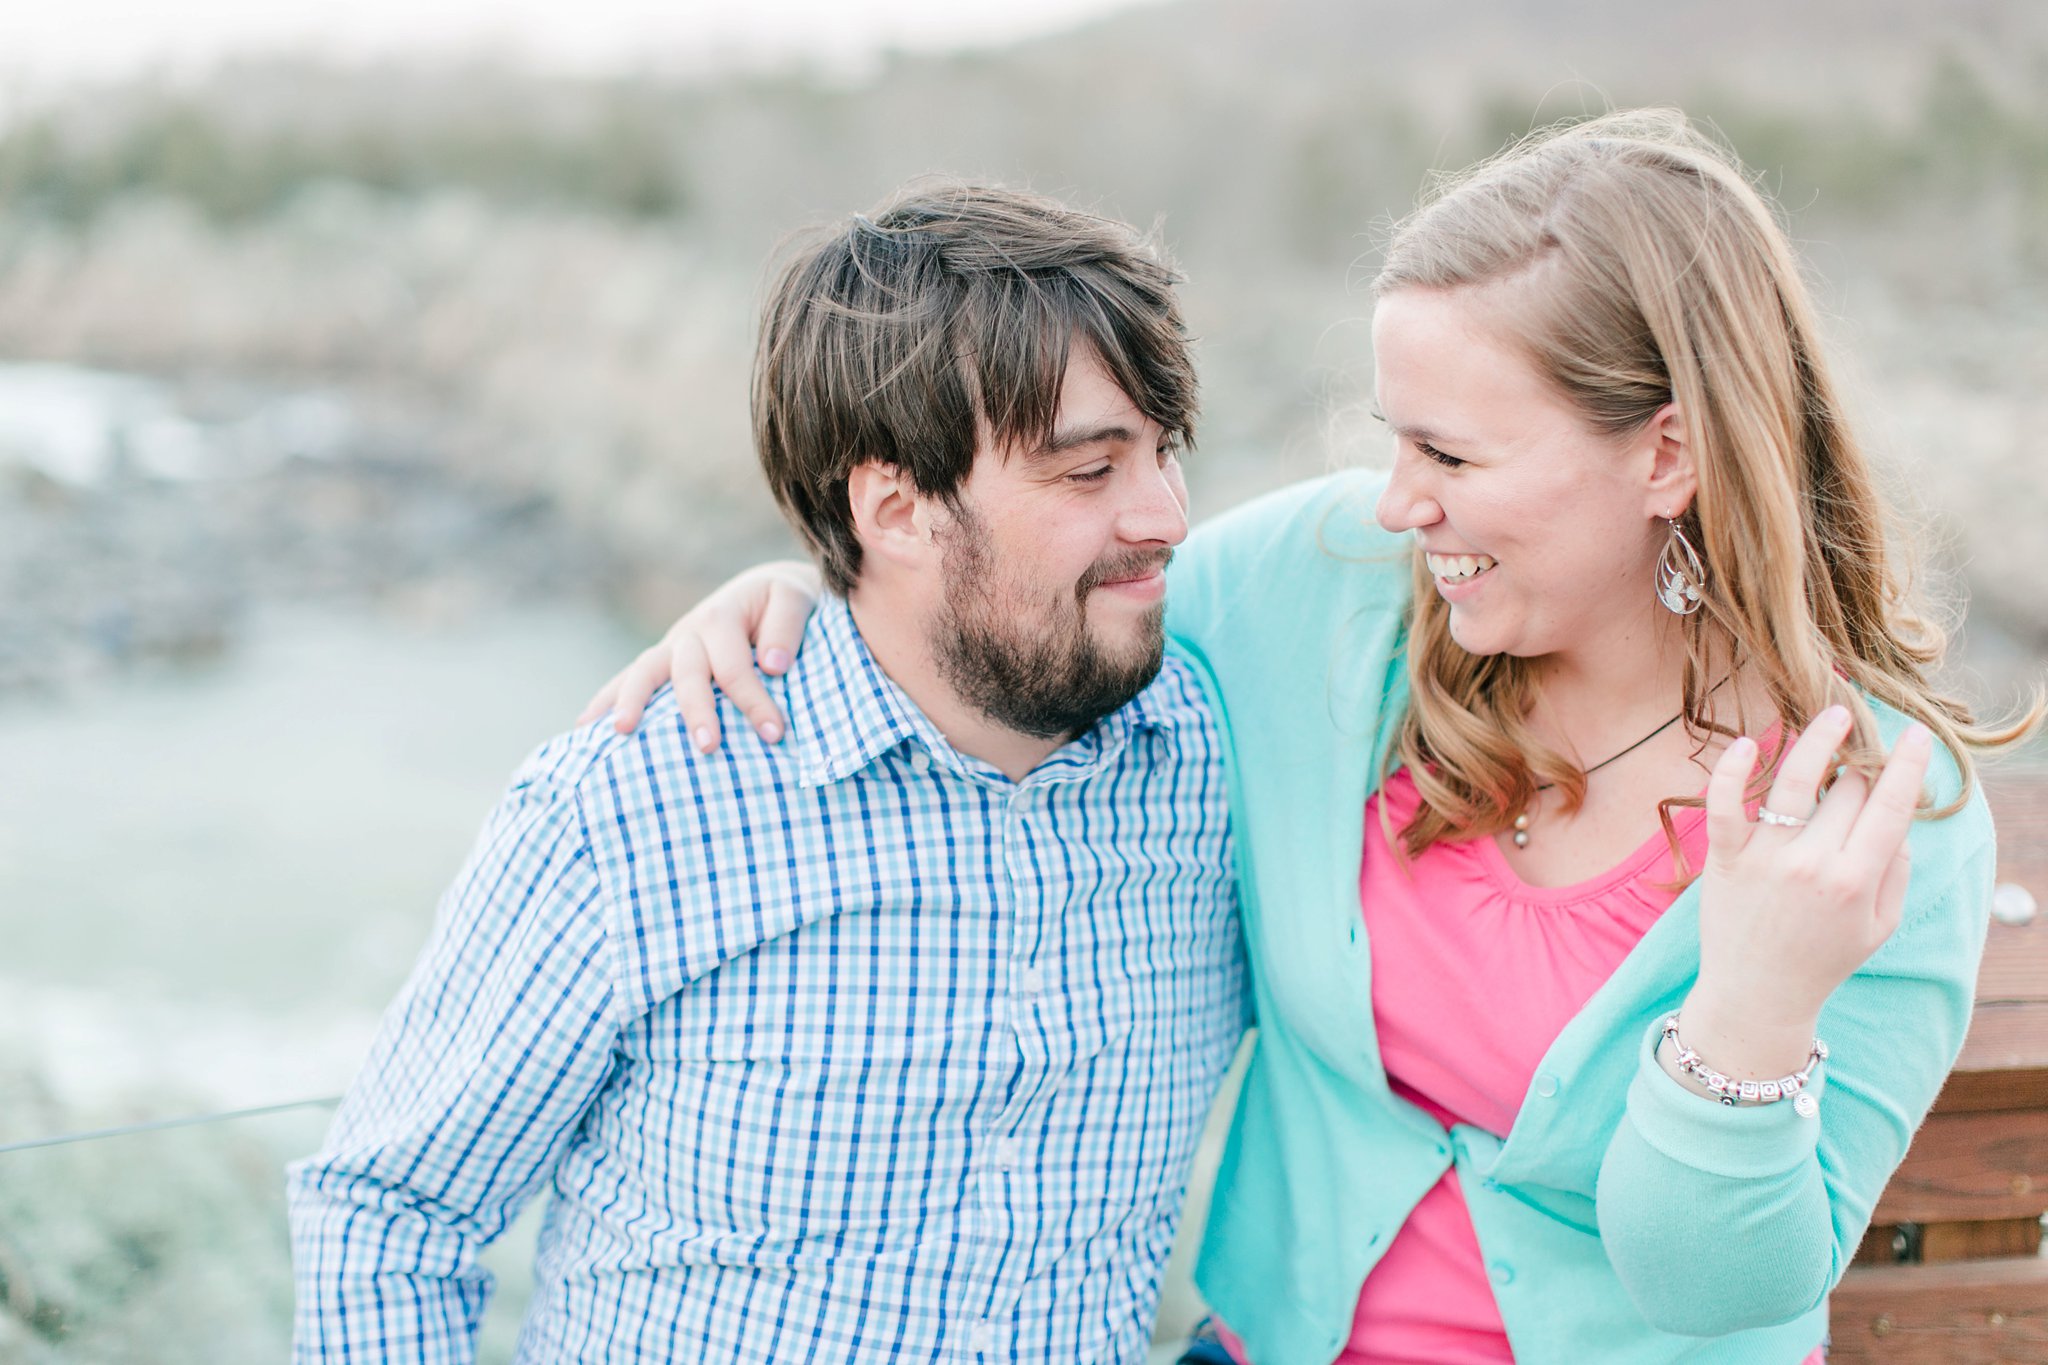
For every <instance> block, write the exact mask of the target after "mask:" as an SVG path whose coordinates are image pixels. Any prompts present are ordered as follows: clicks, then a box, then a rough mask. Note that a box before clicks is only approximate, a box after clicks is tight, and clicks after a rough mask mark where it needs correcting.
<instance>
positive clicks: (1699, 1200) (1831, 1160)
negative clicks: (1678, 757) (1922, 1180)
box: [1597, 798, 1996, 1336]
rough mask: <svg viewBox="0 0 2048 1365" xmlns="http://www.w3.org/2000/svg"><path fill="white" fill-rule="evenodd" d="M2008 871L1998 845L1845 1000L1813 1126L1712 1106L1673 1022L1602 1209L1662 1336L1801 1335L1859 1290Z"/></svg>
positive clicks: (1617, 1264) (1646, 1047) (1601, 1194)
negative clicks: (1819, 1310)
mask: <svg viewBox="0 0 2048 1365" xmlns="http://www.w3.org/2000/svg"><path fill="white" fill-rule="evenodd" d="M1979 799H1980V800H1981V798H1979ZM1995 865H1996V857H1995V854H1994V852H1993V849H1992V847H1991V845H1990V844H1988V843H1986V844H1984V845H1983V846H1981V847H1980V848H1979V849H1978V850H1977V851H1976V852H1975V853H1974V854H1972V855H1971V856H1970V857H1968V858H1966V859H1964V860H1963V862H1962V863H1961V864H1960V865H1959V866H1958V865H1952V866H1957V870H1956V871H1955V873H1954V875H1953V876H1951V877H1950V878H1948V879H1947V880H1946V884H1945V885H1944V886H1942V887H1940V888H1938V889H1936V890H1934V891H1932V892H1931V893H1923V894H1921V895H1918V896H1916V897H1915V901H1914V903H1910V904H1909V906H1908V915H1907V918H1906V920H1905V922H1904V923H1903V924H1902V925H1901V926H1900V928H1899V929H1898V930H1896V931H1895V932H1894V933H1893V935H1892V937H1891V938H1890V940H1888V941H1887V942H1886V943H1885V945H1884V946H1883V947H1881V948H1880V949H1878V951H1877V952H1876V953H1875V954H1873V955H1872V957H1871V958H1870V960H1869V961H1868V962H1866V963H1865V964H1864V965H1863V967H1862V968H1861V969H1859V970H1858V971H1857V972H1856V974H1855V975H1853V976H1851V977H1850V978H1849V979H1848V980H1847V981H1845V982H1843V983H1842V985H1841V986H1840V987H1839V988H1837V989H1836V991H1835V994H1834V995H1833V996H1832V997H1831V998H1830V999H1829V1001H1828V1003H1827V1006H1826V1007H1825V1008H1824V1009H1823V1010H1822V1012H1821V1017H1820V1035H1821V1037H1822V1038H1825V1039H1826V1040H1827V1041H1828V1045H1829V1058H1828V1060H1827V1061H1826V1062H1825V1063H1823V1064H1822V1066H1821V1068H1819V1069H1817V1071H1816V1075H1817V1076H1818V1078H1819V1083H1818V1084H1816V1085H1814V1086H1813V1087H1812V1088H1811V1089H1810V1090H1809V1091H1808V1093H1809V1094H1811V1095H1813V1096H1814V1098H1815V1099H1816V1101H1817V1102H1818V1112H1817V1114H1816V1116H1815V1117H1813V1118H1807V1117H1803V1116H1801V1115H1800V1114H1799V1113H1798V1112H1797V1110H1796V1109H1795V1108H1794V1106H1793V1105H1792V1104H1790V1103H1788V1102H1782V1101H1781V1102H1779V1103H1776V1104H1769V1105H1760V1106H1729V1105H1723V1104H1721V1103H1719V1102H1718V1101H1715V1100H1710V1099H1708V1098H1706V1097H1705V1096H1702V1095H1698V1094H1695V1093H1694V1092H1692V1091H1691V1090H1689V1089H1687V1088H1686V1087H1685V1086H1683V1085H1681V1084H1680V1083H1679V1082H1678V1081H1676V1080H1674V1079H1673V1078H1672V1077H1671V1076H1670V1075H1668V1074H1667V1073H1666V1072H1665V1071H1664V1069H1663V1068H1662V1067H1661V1066H1660V1065H1659V1064H1658V1062H1657V1059H1656V1039H1657V1037H1659V1036H1661V1033H1662V1023H1661V1021H1659V1022H1658V1023H1657V1024H1656V1025H1654V1026H1653V1027H1652V1029H1651V1031H1650V1032H1649V1033H1647V1034H1646V1035H1645V1036H1644V1037H1643V1039H1642V1042H1641V1045H1640V1058H1639V1064H1638V1067H1637V1072H1636V1076H1635V1079H1634V1081H1633V1083H1632V1084H1631V1086H1630V1089H1629V1094H1628V1105H1627V1110H1626V1113H1625V1114H1624V1116H1623V1118H1622V1122H1621V1125H1620V1127H1619V1128H1618V1129H1617V1131H1616V1133H1615V1135H1614V1138H1613V1140H1612V1142H1611V1143H1610V1144H1609V1146H1608V1148H1607V1152H1606V1156H1605V1159H1604V1160H1603V1162H1602V1163H1601V1168H1600V1179H1599V1186H1598V1190H1597V1206H1598V1213H1599V1222H1600V1235H1601V1239H1602V1241H1603V1243H1604V1244H1605V1246H1606V1248H1607V1253H1608V1256H1609V1259H1610V1260H1611V1261H1612V1263H1613V1265H1614V1269H1615V1273H1616V1274H1617V1275H1618V1276H1619V1277H1620V1279H1621V1282H1622V1284H1623V1286H1624V1287H1625V1288H1626V1289H1627V1290H1628V1293H1629V1297H1630V1298H1631V1299H1633V1300H1634V1302H1635V1304H1636V1307H1637V1308H1638V1310H1640V1311H1641V1313H1642V1314H1643V1316H1644V1317H1645V1318H1646V1319H1647V1320H1648V1321H1649V1322H1650V1323H1651V1324H1652V1325H1653V1326H1656V1327H1658V1328H1660V1329H1662V1330H1664V1331H1668V1332H1678V1333H1683V1334H1686V1335H1690V1336H1711V1335H1718V1334H1720V1333H1725V1332H1732V1331H1738V1330H1741V1329H1744V1328H1752V1327H1763V1326H1771V1325H1774V1324H1777V1323H1781V1322H1788V1321H1791V1320H1792V1319H1794V1318H1797V1317H1799V1316H1800V1315H1802V1314H1804V1313H1807V1312H1810V1311H1811V1310H1812V1309H1813V1308H1815V1307H1816V1306H1817V1305H1819V1304H1820V1302H1821V1301H1822V1300H1823V1299H1824V1298H1826V1297H1827V1295H1828V1293H1829V1292H1830V1291H1832V1290H1833V1288H1834V1287H1835V1285H1836V1284H1837V1283H1838V1282H1839V1281H1840V1280H1841V1278H1842V1273H1843V1272H1844V1271H1845V1270H1846V1269H1847V1268H1848V1266H1849V1261H1850V1258H1851V1257H1852V1256H1853V1255H1854V1254H1855V1251H1856V1245H1857V1243H1858V1242H1859V1241H1860V1240H1861V1239H1862V1236H1863V1232H1864V1230H1865V1228H1866V1227H1867V1226H1868V1225H1869V1222H1870V1215H1871V1211H1872V1210H1873V1209H1874V1208H1875V1207H1876V1205H1877V1199H1878V1196H1879V1195H1880V1194H1881V1193H1883V1191H1884V1187H1885V1184H1886V1182H1887V1181H1889V1180H1890V1179H1891V1176H1892V1172H1893V1171H1895V1170H1896V1169H1897V1168H1898V1165H1899V1163H1900V1161H1901V1160H1903V1159H1904V1157H1905V1154H1906V1144H1907V1143H1908V1142H1909V1141H1910V1140H1911V1139H1912V1136H1913V1132H1914V1130H1915V1129H1916V1128H1918V1127H1919V1125H1920V1121H1921V1120H1922V1119H1923V1118H1925V1117H1926V1114H1927V1111H1928V1110H1929V1109H1930V1108H1931V1107H1932V1106H1933V1104H1934V1098H1935V1095H1936V1093H1937V1092H1939V1090H1940V1089H1941V1084H1942V1081H1943V1080H1944V1079H1945V1078H1946V1077H1947V1075H1948V1072H1949V1068H1950V1067H1952V1066H1954V1065H1955V1060H1956V1056H1957V1054H1958V1053H1959V1052H1960V1051H1961V1049H1962V1043H1963V1035H1964V1033H1965V1031H1966V1030H1967V1029H1968V1027H1969V1022H1970V1012H1971V1008H1972V1004H1973V997H1974V990H1975V983H1976V977H1977V965H1978V962H1979V959H1980V958H1981V957H1982V955H1983V951H1984V939H1985V934H1986V929H1987V922H1988V921H1987V917H1988V907H1989V903H1990V893H1991V885H1992V877H1993V872H1994V868H1995ZM1915 875H1916V877H1917V876H1918V870H1917V869H1916V873H1915Z"/></svg>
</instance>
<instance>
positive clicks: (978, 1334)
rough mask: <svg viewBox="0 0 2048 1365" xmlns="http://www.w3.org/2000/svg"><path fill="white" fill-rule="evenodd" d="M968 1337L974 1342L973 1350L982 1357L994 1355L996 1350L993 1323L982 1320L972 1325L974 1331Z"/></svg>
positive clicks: (994, 1326)
mask: <svg viewBox="0 0 2048 1365" xmlns="http://www.w3.org/2000/svg"><path fill="white" fill-rule="evenodd" d="M970 1336H971V1339H972V1340H973V1342H974V1349H975V1350H977V1351H979V1352H980V1353H981V1354H983V1355H990V1354H993V1353H994V1351H995V1349H996V1325H995V1324H994V1323H992V1322H990V1321H989V1320H988V1319H986V1318H983V1319H982V1320H981V1321H979V1322H977V1323H975V1324H974V1331H973V1332H972V1333H971V1334H970Z"/></svg>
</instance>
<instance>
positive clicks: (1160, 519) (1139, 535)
mask: <svg viewBox="0 0 2048 1365" xmlns="http://www.w3.org/2000/svg"><path fill="white" fill-rule="evenodd" d="M1117 530H1118V533H1119V534H1120V535H1121V536H1122V538H1123V539H1124V540H1126V541H1130V542H1132V543H1144V542H1153V543H1157V544H1163V545H1178V544H1180V543H1181V542H1182V541H1183V540H1186V539H1187V536H1188V502H1187V488H1186V486H1185V485H1184V484H1182V482H1181V480H1180V467H1179V465H1178V464H1176V463H1174V462H1173V461H1171V460H1169V461H1167V462H1165V463H1164V464H1152V463H1145V464H1143V465H1141V466H1140V468H1139V469H1138V470H1137V472H1136V473H1135V474H1134V476H1133V478H1132V487H1131V489H1130V493H1129V500H1128V501H1127V502H1126V503H1125V505H1124V508H1123V514H1122V516H1121V517H1120V518H1119V519H1118V526H1117Z"/></svg>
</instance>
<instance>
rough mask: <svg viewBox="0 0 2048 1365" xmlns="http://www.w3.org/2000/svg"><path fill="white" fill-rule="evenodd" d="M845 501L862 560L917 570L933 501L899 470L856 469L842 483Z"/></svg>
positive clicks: (874, 465)
mask: <svg viewBox="0 0 2048 1365" xmlns="http://www.w3.org/2000/svg"><path fill="white" fill-rule="evenodd" d="M846 501H847V505H848V507H849V508H850V509H851V510H852V512H853V529H854V533H855V534H856V535H858V536H859V537H860V546H861V558H862V559H863V560H868V559H878V560H881V561H882V562H884V563H889V564H902V565H906V566H909V567H919V566H922V565H923V564H925V563H926V562H927V561H928V560H929V559H930V557H931V552H932V507H931V501H932V500H931V499H929V498H926V497H923V496H922V495H920V494H919V493H918V491H917V486H916V485H915V484H914V483H912V482H911V479H910V475H909V474H908V473H906V472H905V471H904V470H903V468H902V467H901V466H900V465H893V464H884V463H883V462H882V461H880V460H869V461H867V462H866V463H865V464H858V465H855V466H854V467H853V472H852V473H850V474H848V475H847V478H846Z"/></svg>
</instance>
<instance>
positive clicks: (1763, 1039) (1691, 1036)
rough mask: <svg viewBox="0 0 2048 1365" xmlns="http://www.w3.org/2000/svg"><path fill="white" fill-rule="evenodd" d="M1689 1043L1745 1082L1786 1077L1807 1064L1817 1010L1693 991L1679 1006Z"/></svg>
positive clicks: (1717, 1067) (1692, 1047)
mask: <svg viewBox="0 0 2048 1365" xmlns="http://www.w3.org/2000/svg"><path fill="white" fill-rule="evenodd" d="M1678 1014H1679V1019H1680V1021H1681V1024H1682V1032H1683V1035H1684V1038H1685V1045H1686V1046H1687V1047H1689V1048H1691V1049H1692V1050H1693V1051H1695V1052H1697V1053H1699V1054H1700V1056H1701V1057H1702V1058H1704V1059H1705V1060H1706V1062H1707V1063H1708V1065H1710V1066H1712V1067H1713V1068H1714V1069H1715V1070H1717V1071H1721V1072H1725V1073H1726V1074H1728V1075H1730V1076H1733V1077H1736V1078H1738V1079H1741V1080H1763V1079H1768V1078H1771V1077H1776V1076H1783V1075H1787V1074H1789V1073H1791V1072H1794V1071H1797V1070H1798V1069H1799V1068H1800V1067H1802V1066H1804V1065H1805V1064H1806V1059H1807V1057H1808V1056H1809V1055H1810V1054H1811V1052H1812V1049H1813V1041H1814V1036H1815V1033H1816V1031H1817V1028H1818V1025H1819V1022H1820V1011H1819V1010H1818V1009H1814V1010H1810V1011H1809V1010H1806V1009H1804V1008H1801V1007H1798V1006H1796V1005H1788V1004H1787V1002H1785V1001H1782V1000H1780V1001H1776V1002H1769V1003H1766V1002H1759V1001H1751V1000H1744V999H1741V998H1739V997H1726V996H1721V995H1718V994H1715V993H1713V992H1711V991H1707V990H1702V989H1700V988H1699V987H1695V988H1694V990H1693V992H1692V994H1691V995H1688V996H1687V997H1686V999H1685V1003H1684V1004H1683V1005H1681V1006H1680V1007H1679V1011H1678Z"/></svg>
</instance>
